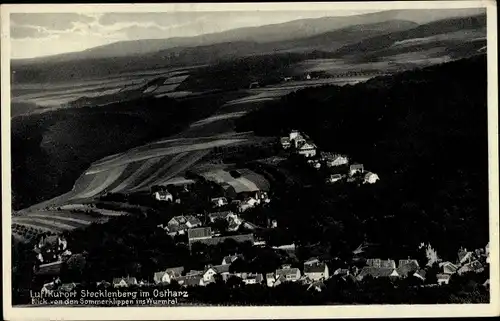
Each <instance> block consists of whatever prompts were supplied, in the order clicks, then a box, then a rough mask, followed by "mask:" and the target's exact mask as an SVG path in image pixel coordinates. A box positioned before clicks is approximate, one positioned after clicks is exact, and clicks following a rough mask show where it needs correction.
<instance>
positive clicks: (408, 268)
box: [397, 260, 419, 277]
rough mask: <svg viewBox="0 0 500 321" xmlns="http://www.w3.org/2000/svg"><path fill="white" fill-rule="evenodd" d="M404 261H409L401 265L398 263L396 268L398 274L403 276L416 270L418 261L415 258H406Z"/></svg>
mask: <svg viewBox="0 0 500 321" xmlns="http://www.w3.org/2000/svg"><path fill="white" fill-rule="evenodd" d="M401 261H405V260H400V263H401ZM406 261H409V262H407V263H406V264H403V265H400V266H399V267H398V268H397V272H398V274H399V275H400V276H403V277H407V276H408V275H409V274H410V275H411V274H413V273H415V272H416V271H418V268H419V266H418V262H417V261H416V260H406Z"/></svg>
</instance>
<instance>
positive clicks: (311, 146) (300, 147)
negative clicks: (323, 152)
mask: <svg viewBox="0 0 500 321" xmlns="http://www.w3.org/2000/svg"><path fill="white" fill-rule="evenodd" d="M315 148H316V145H314V144H311V143H308V142H305V143H304V144H302V145H301V146H299V149H300V150H308V149H315Z"/></svg>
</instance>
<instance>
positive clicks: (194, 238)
mask: <svg viewBox="0 0 500 321" xmlns="http://www.w3.org/2000/svg"><path fill="white" fill-rule="evenodd" d="M202 217H203V219H204V222H202V220H201V219H200V218H202ZM220 221H223V222H224V221H225V222H226V224H225V225H222V226H223V227H224V230H221V229H220V228H219V229H217V227H220V225H216V224H217V223H218V222H220ZM277 224H278V223H277V222H276V220H273V221H270V222H269V227H270V228H273V227H277ZM157 227H159V228H162V229H164V230H165V231H166V232H167V233H168V235H170V236H171V237H174V236H176V235H186V236H187V239H188V243H189V247H190V248H191V246H192V244H193V243H196V242H199V243H203V244H206V245H216V244H218V243H221V242H224V240H226V239H232V240H234V241H236V242H240V243H242V242H246V241H249V242H251V243H252V244H253V245H264V244H265V243H263V241H259V240H256V239H255V238H254V235H253V233H246V234H235V235H228V236H221V233H224V232H233V233H234V232H238V231H239V230H240V228H244V229H245V231H253V230H255V229H258V228H260V227H259V226H257V225H255V224H253V223H250V222H248V221H245V220H243V219H242V218H241V217H240V216H239V215H238V214H237V213H234V212H233V211H217V212H211V213H208V214H198V215H196V216H194V215H179V216H174V217H172V218H171V219H170V220H169V221H168V222H167V224H166V225H163V224H159V225H158V226H157ZM213 227H216V228H215V229H214V228H213Z"/></svg>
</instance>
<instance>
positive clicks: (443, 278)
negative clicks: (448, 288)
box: [436, 273, 451, 285]
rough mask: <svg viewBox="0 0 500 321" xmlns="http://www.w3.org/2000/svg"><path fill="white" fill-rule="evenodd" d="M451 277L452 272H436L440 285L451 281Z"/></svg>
mask: <svg viewBox="0 0 500 321" xmlns="http://www.w3.org/2000/svg"><path fill="white" fill-rule="evenodd" d="M450 277H451V275H450V274H444V273H438V274H436V278H437V283H438V284H439V285H443V284H448V283H450Z"/></svg>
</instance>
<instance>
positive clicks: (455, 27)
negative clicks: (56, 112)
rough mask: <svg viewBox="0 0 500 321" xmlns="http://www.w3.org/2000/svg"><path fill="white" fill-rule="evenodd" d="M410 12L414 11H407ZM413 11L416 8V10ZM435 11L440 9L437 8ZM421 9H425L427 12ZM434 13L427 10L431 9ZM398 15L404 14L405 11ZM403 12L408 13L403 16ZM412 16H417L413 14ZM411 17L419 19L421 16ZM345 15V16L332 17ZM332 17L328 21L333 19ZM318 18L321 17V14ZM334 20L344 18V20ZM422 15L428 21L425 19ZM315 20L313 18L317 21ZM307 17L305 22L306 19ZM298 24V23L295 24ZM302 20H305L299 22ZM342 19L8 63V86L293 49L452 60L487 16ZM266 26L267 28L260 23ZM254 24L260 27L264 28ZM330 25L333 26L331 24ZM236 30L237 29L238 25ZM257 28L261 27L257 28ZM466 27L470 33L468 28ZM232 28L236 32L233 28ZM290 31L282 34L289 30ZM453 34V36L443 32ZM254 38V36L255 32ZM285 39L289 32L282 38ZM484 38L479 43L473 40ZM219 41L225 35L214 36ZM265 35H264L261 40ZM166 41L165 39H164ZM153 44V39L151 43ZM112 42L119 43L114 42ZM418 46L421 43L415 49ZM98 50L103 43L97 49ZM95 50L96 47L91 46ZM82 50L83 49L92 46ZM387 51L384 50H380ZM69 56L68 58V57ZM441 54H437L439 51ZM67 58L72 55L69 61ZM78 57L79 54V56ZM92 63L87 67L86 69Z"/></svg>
mask: <svg viewBox="0 0 500 321" xmlns="http://www.w3.org/2000/svg"><path fill="white" fill-rule="evenodd" d="M409 11H412V12H413V11H415V10H409ZM417 11H418V10H417ZM438 11H439V10H438ZM426 12H428V13H429V11H428V10H427V11H426ZM433 12H434V11H432V13H433ZM389 13H392V14H391V15H389V14H388V12H382V13H379V15H375V14H371V16H370V17H371V18H370V19H364V20H363V21H365V22H366V21H374V20H376V19H375V18H374V17H377V18H378V19H381V18H380V16H381V15H382V16H383V17H388V16H396V17H399V16H401V15H402V14H400V15H397V14H394V12H392V11H391V12H389ZM403 13H405V14H406V11H404V12H403ZM406 15H408V14H406ZM365 16H366V15H363V16H355V17H358V18H355V17H351V18H352V21H356V20H359V17H365ZM415 17H418V15H416V16H415ZM415 17H413V18H412V19H413V20H419V21H423V19H416V18H415ZM333 18H335V19H337V18H338V19H341V18H342V19H344V18H346V17H333ZM333 18H332V19H333ZM320 19H323V18H320ZM342 19H341V20H339V21H341V22H342V21H344V20H342ZM427 19H431V18H429V17H427ZM316 20H318V19H312V21H316ZM307 21H309V20H307ZM294 23H297V22H294ZM302 23H304V22H302ZM339 25H342V23H339V24H337V25H336V26H337V27H335V28H336V29H335V30H333V31H329V32H324V33H321V34H316V35H314V36H308V37H299V35H295V38H294V39H289V40H281V41H274V42H265V41H254V40H252V37H240V38H238V40H237V41H225V42H219V43H209V44H205V45H199V46H184V47H173V48H168V49H164V50H159V51H158V50H157V51H155V52H150V53H143V54H133V55H128V56H120V55H118V56H116V57H104V56H103V57H100V58H96V57H95V56H92V55H90V56H88V57H93V58H82V57H83V56H79V55H80V54H82V53H74V54H67V55H66V56H64V57H66V58H64V59H63V58H61V56H58V57H59V58H57V59H55V58H54V59H49V58H50V57H49V58H46V59H45V60H42V59H41V58H40V59H39V60H32V61H24V60H23V61H12V62H11V69H12V70H13V71H14V72H15V79H13V84H17V83H25V82H44V83H47V82H60V81H71V80H72V79H85V78H95V77H107V76H110V75H117V74H121V73H125V72H135V71H144V70H152V69H157V68H165V67H179V68H182V67H187V66H197V65H206V64H214V63H218V62H220V61H223V60H230V59H234V58H239V57H245V56H252V55H268V54H277V53H280V54H282V53H297V54H302V55H303V59H310V58H308V57H309V56H308V54H309V53H312V52H315V51H320V52H324V53H326V54H324V55H322V56H323V57H322V58H345V56H360V57H361V59H372V58H370V56H373V57H375V58H377V57H383V56H390V55H393V54H405V53H409V52H412V51H415V50H416V51H419V52H421V51H422V50H429V49H433V48H438V47H440V48H445V49H444V50H446V51H449V55H450V56H453V57H454V58H460V57H465V56H469V55H470V53H471V52H476V51H478V50H480V49H481V48H482V47H484V46H485V45H486V44H485V42H486V40H485V39H486V15H485V14H484V13H483V14H480V15H473V16H467V17H452V18H447V19H442V20H438V21H432V22H429V23H427V24H418V23H416V22H414V21H411V20H404V19H395V20H384V21H376V22H373V23H362V24H352V23H351V24H350V25H347V23H345V25H346V26H344V27H342V28H338V26H339ZM264 27H266V26H264ZM264 27H259V28H264ZM330 28H334V27H330ZM237 30H239V29H237ZM259 30H260V29H259ZM468 30H471V31H473V32H468ZM234 32H236V31H234ZM289 33H290V32H287V34H289ZM451 34H453V37H448V35H451ZM435 35H441V37H440V38H438V39H432V38H431V39H427V40H426V41H427V43H426V44H423V45H422V44H418V43H415V44H410V45H405V46H397V47H394V46H393V45H394V44H395V42H397V41H405V40H413V39H415V38H426V37H431V36H435ZM254 36H255V35H254ZM286 37H290V36H286ZM481 38H484V39H483V40H481V41H476V40H477V39H481ZM218 39H219V40H222V39H225V38H224V37H219V38H218ZM263 39H264V40H265V39H269V38H263ZM167 41H169V40H167ZM155 43H157V42H155ZM115 46H119V44H116V45H115ZM418 46H421V47H418ZM100 48H101V49H102V48H104V47H100ZM94 49H95V50H97V49H96V48H94ZM94 49H91V50H89V51H86V52H87V53H88V52H90V51H92V50H94ZM384 50H386V51H387V50H389V51H388V52H385V53H384V52H381V51H384ZM72 55H73V56H72ZM440 55H441V53H440ZM71 57H76V58H74V59H72V58H71ZM78 57H79V58H78ZM78 59H86V62H85V63H75V62H76V61H77V60H78ZM89 66H92V68H89Z"/></svg>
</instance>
